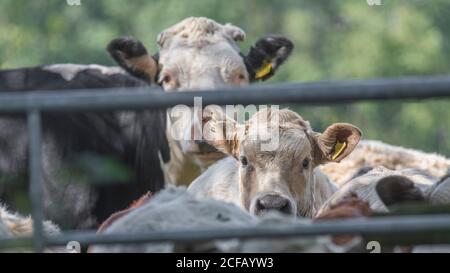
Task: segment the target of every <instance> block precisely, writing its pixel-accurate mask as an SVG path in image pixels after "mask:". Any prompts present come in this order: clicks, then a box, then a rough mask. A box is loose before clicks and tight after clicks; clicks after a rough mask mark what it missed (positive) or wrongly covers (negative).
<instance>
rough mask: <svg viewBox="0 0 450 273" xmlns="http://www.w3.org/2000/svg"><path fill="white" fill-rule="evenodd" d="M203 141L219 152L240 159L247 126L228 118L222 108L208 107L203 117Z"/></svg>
mask: <svg viewBox="0 0 450 273" xmlns="http://www.w3.org/2000/svg"><path fill="white" fill-rule="evenodd" d="M202 126H203V139H204V140H205V141H206V142H207V143H208V144H209V145H211V146H213V147H214V148H216V149H217V150H219V151H221V152H223V153H225V154H227V155H231V156H233V157H234V158H236V159H237V158H239V152H240V151H239V148H240V144H241V141H242V139H243V137H244V134H245V126H244V125H241V124H239V123H237V122H236V121H235V120H233V119H231V118H229V117H227V116H226V115H225V114H224V113H223V111H222V108H221V107H220V106H217V105H208V106H207V107H206V108H205V109H204V110H203V116H202Z"/></svg>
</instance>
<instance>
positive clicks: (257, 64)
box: [244, 36, 294, 81]
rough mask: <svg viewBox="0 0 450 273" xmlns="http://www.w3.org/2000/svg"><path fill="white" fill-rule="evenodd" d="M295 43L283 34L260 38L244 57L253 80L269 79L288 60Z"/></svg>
mask: <svg viewBox="0 0 450 273" xmlns="http://www.w3.org/2000/svg"><path fill="white" fill-rule="evenodd" d="M293 48H294V44H293V43H292V42H291V41H290V40H289V39H287V38H285V37H281V36H268V37H264V38H261V39H259V40H258V41H257V42H256V43H255V45H254V46H252V47H251V48H250V52H249V53H248V54H247V56H245V57H244V60H245V65H246V67H247V71H248V73H249V75H250V80H251V81H257V80H263V81H264V80H267V79H268V78H270V77H272V76H273V75H274V73H275V71H276V70H277V69H278V67H279V66H280V65H281V64H282V63H283V62H284V61H286V59H287V58H288V57H289V55H290V54H291V52H292V49H293Z"/></svg>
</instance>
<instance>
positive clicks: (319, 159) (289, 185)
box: [203, 108, 361, 216]
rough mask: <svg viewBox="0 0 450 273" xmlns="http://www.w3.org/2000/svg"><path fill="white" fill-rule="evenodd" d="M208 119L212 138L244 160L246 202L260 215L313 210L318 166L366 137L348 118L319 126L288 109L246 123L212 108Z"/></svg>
mask: <svg viewBox="0 0 450 273" xmlns="http://www.w3.org/2000/svg"><path fill="white" fill-rule="evenodd" d="M203 123H204V129H203V130H204V131H203V135H204V138H205V139H206V141H207V142H208V143H209V144H210V145H212V146H213V147H215V148H216V149H218V150H220V151H222V152H224V153H226V154H229V155H231V156H233V157H234V158H235V159H236V160H237V161H238V164H239V171H238V172H239V175H238V177H239V194H240V202H241V205H242V207H244V208H245V209H246V210H248V211H249V212H250V213H252V214H255V215H263V214H265V213H267V212H268V211H271V210H276V211H279V212H282V213H285V214H290V215H298V216H312V215H309V213H310V212H311V211H312V210H311V206H312V204H313V203H314V202H313V201H314V194H315V187H316V185H315V183H316V179H315V175H314V169H315V168H316V167H317V166H318V165H320V164H322V163H325V162H328V161H335V162H339V161H340V160H342V159H343V158H344V157H346V156H347V155H348V154H349V153H350V152H351V151H352V150H353V149H354V147H355V146H356V144H357V143H358V142H359V139H360V137H361V132H360V130H359V129H358V128H356V127H355V126H353V125H350V124H344V123H339V124H333V125H331V126H330V127H328V128H327V129H326V130H325V132H324V133H321V134H320V133H316V132H313V131H312V129H311V127H310V125H309V123H308V122H307V121H305V120H303V119H302V118H301V117H300V116H299V115H298V114H296V113H295V112H292V111H290V110H287V109H283V110H273V109H270V110H262V111H259V112H258V113H257V114H255V115H254V116H253V117H252V118H251V119H250V120H249V121H248V122H247V123H246V124H243V125H240V124H238V123H236V122H235V121H233V120H231V119H229V118H227V117H224V116H223V115H221V114H218V113H217V111H216V110H212V108H207V109H205V112H204V119H203Z"/></svg>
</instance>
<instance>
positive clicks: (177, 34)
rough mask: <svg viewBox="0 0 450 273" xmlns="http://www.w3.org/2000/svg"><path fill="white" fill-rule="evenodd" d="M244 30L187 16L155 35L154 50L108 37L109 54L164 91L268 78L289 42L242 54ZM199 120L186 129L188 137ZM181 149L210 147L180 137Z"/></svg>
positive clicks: (269, 41)
mask: <svg viewBox="0 0 450 273" xmlns="http://www.w3.org/2000/svg"><path fill="white" fill-rule="evenodd" d="M244 39H245V32H244V31H243V30H242V29H240V28H238V27H236V26H233V25H231V24H225V25H222V24H219V23H217V22H215V21H213V20H211V19H208V18H203V17H201V18H194V17H191V18H187V19H185V20H183V21H181V22H180V23H178V24H176V25H174V26H173V27H170V28H168V29H167V30H165V31H163V32H161V33H160V35H159V36H158V39H157V42H158V45H159V52H158V54H155V55H154V56H153V57H152V56H150V55H149V54H148V53H147V51H146V49H145V47H144V46H143V45H142V43H140V42H139V41H137V40H134V39H132V38H119V39H115V40H113V41H112V42H111V43H110V45H109V46H108V51H109V52H110V54H111V55H112V57H113V58H114V59H115V60H116V61H117V62H118V63H119V64H120V65H121V66H122V67H124V68H125V69H126V70H127V71H129V72H130V73H132V74H134V75H137V76H140V77H143V78H145V79H147V80H148V81H149V82H156V83H158V84H160V85H161V86H162V87H163V88H164V90H166V91H187V90H194V89H208V90H214V89H217V88H220V87H230V86H242V85H247V84H249V83H250V82H253V81H257V80H266V79H268V78H270V77H271V76H272V75H273V74H274V72H275V71H276V70H277V68H278V67H279V66H280V65H281V64H282V63H283V62H284V61H285V60H286V59H287V58H288V56H289V55H290V53H291V51H292V49H293V44H292V42H291V41H289V40H288V39H286V38H284V37H279V36H269V37H265V38H261V39H259V40H258V41H257V42H256V43H255V44H254V46H253V47H251V49H250V50H249V52H248V54H247V55H244V54H241V52H240V49H239V46H238V44H237V43H238V42H240V41H243V40H244ZM196 127H199V124H195V122H194V123H192V124H190V125H188V126H186V128H185V134H184V135H189V134H191V132H192V131H193V130H195V129H196ZM182 148H183V151H184V152H185V153H202V154H203V153H204V151H209V152H210V150H211V149H210V148H208V147H206V146H205V147H203V146H202V144H199V143H198V142H195V141H192V140H191V141H183V143H182Z"/></svg>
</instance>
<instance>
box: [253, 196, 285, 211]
mask: <svg viewBox="0 0 450 273" xmlns="http://www.w3.org/2000/svg"><path fill="white" fill-rule="evenodd" d="M271 210H274V211H278V212H281V213H283V214H292V213H293V211H292V205H291V202H290V201H289V199H287V198H285V197H283V196H281V195H277V194H267V195H264V196H263V197H260V198H258V199H257V200H256V208H255V213H256V215H262V214H265V213H267V212H268V211H271Z"/></svg>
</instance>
